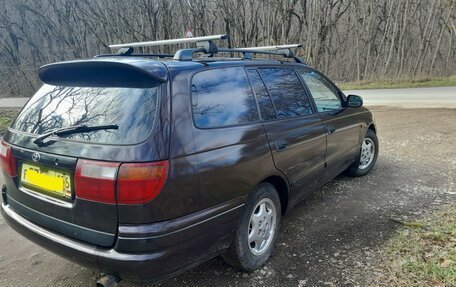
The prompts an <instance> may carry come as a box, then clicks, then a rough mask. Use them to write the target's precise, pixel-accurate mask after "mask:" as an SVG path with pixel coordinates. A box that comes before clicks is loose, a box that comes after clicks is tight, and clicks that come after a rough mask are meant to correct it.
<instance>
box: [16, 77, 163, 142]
mask: <svg viewBox="0 0 456 287" xmlns="http://www.w3.org/2000/svg"><path fill="white" fill-rule="evenodd" d="M157 91H158V88H157V87H154V88H148V89H137V88H95V87H59V86H52V85H44V86H43V87H42V88H41V89H40V90H39V91H38V92H37V93H36V94H35V95H34V96H33V98H32V99H31V100H30V101H29V102H28V103H27V105H26V106H25V107H24V109H23V110H22V112H21V113H20V115H19V116H18V118H17V119H16V121H15V122H14V124H13V126H12V128H13V129H16V130H19V131H22V132H27V133H32V134H43V133H46V132H49V131H52V130H55V129H58V128H64V127H70V126H76V125H87V126H99V125H117V126H118V129H117V130H115V129H110V130H97V131H90V132H83V133H73V134H68V135H65V136H63V137H65V138H66V139H71V140H75V141H88V142H93V143H107V144H133V143H139V142H141V141H143V140H145V139H146V138H147V137H148V135H149V133H150V132H151V129H152V127H153V124H154V118H155V114H156V110H157V97H158V95H157V93H158V92H157Z"/></svg>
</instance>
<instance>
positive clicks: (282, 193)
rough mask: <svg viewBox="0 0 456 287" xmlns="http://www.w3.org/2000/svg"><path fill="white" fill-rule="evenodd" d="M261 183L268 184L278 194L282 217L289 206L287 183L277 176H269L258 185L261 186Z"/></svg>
mask: <svg viewBox="0 0 456 287" xmlns="http://www.w3.org/2000/svg"><path fill="white" fill-rule="evenodd" d="M263 182H267V183H269V184H272V185H273V186H274V187H275V189H276V190H277V193H278V194H279V198H280V207H281V210H282V212H281V213H282V215H284V214H285V213H286V212H287V209H288V206H289V199H290V189H289V185H288V181H287V180H286V179H285V178H284V177H282V176H279V175H271V176H269V177H267V178H265V179H263V180H262V181H260V182H259V183H258V184H261V183H263Z"/></svg>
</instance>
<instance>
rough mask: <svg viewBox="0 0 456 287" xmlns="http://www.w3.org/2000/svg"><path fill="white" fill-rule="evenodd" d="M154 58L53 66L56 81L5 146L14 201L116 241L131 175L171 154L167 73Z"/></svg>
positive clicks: (58, 228) (63, 227)
mask: <svg viewBox="0 0 456 287" xmlns="http://www.w3.org/2000/svg"><path fill="white" fill-rule="evenodd" d="M148 63H151V61H148ZM153 63H154V64H152V65H149V66H148V67H149V68H148V70H147V71H145V70H144V68H143V67H139V66H138V62H136V64H133V65H132V64H131V63H124V62H122V61H111V62H110V61H97V60H92V61H81V62H70V63H63V64H62V63H60V64H55V65H54V66H47V67H45V68H44V70H45V71H44V72H43V71H41V74H40V77H41V79H42V80H44V81H45V82H47V83H48V84H45V85H44V86H43V87H42V88H41V89H40V90H39V91H38V92H37V93H36V94H35V95H34V96H33V97H32V98H31V99H30V101H29V102H28V103H27V105H26V106H25V107H24V108H23V110H22V111H21V112H20V114H19V116H18V118H17V119H16V121H15V122H14V123H13V125H12V126H11V128H10V129H9V130H8V131H7V133H6V134H5V137H4V139H3V142H2V144H1V153H0V159H1V162H2V170H3V172H4V178H5V185H6V194H7V196H4V199H6V201H7V204H9V205H10V206H11V208H12V209H14V210H15V211H16V212H17V213H19V214H21V215H22V216H24V217H26V218H27V219H29V220H30V221H32V222H34V223H36V224H39V225H41V226H44V227H46V228H48V229H51V230H53V231H55V232H58V233H61V234H64V235H66V236H69V237H72V238H75V239H78V240H81V241H84V242H88V243H91V244H95V245H98V246H103V247H109V246H113V245H114V242H115V239H116V233H117V225H118V218H117V201H118V194H117V192H118V188H119V186H120V185H121V186H124V187H125V186H134V184H135V182H134V181H129V180H130V179H131V176H130V178H129V174H133V173H135V174H138V172H136V171H144V168H148V171H150V170H151V168H152V169H153V170H152V171H154V172H155V173H157V162H158V163H160V160H163V159H166V157H167V150H166V147H167V145H166V144H165V143H164V141H160V140H156V139H154V137H157V136H158V137H160V138H161V139H165V138H166V131H164V130H163V129H162V128H160V126H161V121H162V120H163V119H162V118H161V115H162V114H161V115H159V114H160V112H159V111H160V109H161V108H162V106H163V103H162V102H161V95H162V93H163V91H164V90H165V88H164V85H163V83H165V82H166V72H165V71H164V69H165V67H164V66H163V64H161V63H157V62H153ZM140 64H141V65H145V64H146V63H142V62H141V63H140ZM160 65H161V66H160ZM150 66H152V69H151V68H150ZM157 118H158V119H157ZM151 138H152V139H151ZM138 162H143V163H138ZM144 162H146V163H144ZM123 167H125V168H123ZM166 167H167V166H166ZM122 168H123V170H122ZM135 168H136V170H135ZM138 168H140V169H142V170H140V169H138ZM132 171H135V172H132ZM162 171H163V168H162V166H159V168H158V172H162ZM120 178H123V181H119V180H120ZM136 183H138V182H136ZM141 184H142V183H141ZM4 191H5V190H4ZM123 200H126V201H128V200H130V201H131V203H135V200H137V198H134V197H129V198H124V199H123ZM127 203H128V202H127Z"/></svg>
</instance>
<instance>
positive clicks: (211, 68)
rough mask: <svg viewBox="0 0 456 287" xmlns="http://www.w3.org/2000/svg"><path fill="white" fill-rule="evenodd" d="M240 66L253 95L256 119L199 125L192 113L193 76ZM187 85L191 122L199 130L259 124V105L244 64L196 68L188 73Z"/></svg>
mask: <svg viewBox="0 0 456 287" xmlns="http://www.w3.org/2000/svg"><path fill="white" fill-rule="evenodd" d="M239 67H240V68H242V69H243V70H244V72H245V76H246V78H247V84H248V86H249V87H250V89H251V90H252V95H253V100H254V102H255V105H256V110H257V113H258V120H257V121H254V122H249V123H244V124H234V125H226V126H215V127H205V128H204V127H199V126H198V125H197V124H196V122H195V115H194V113H193V91H192V86H193V77H195V75H196V74H199V73H202V72H206V71H211V70H221V69H226V68H239ZM187 86H188V92H189V95H190V97H189V98H190V105H189V106H190V107H189V108H190V114H191V116H192V122H193V126H194V127H195V128H197V129H199V130H213V129H224V128H233V127H242V126H251V125H258V124H261V113H260V110H259V106H258V103H257V100H256V97H255V92H254V91H253V88H252V85H251V84H250V79H249V77H248V74H247V70H246V68H245V66H244V65H232V66H231V65H230V66H221V67H207V66H205V67H204V68H203V69H200V70H197V71H192V72H191V73H190V74H189V82H188V84H187Z"/></svg>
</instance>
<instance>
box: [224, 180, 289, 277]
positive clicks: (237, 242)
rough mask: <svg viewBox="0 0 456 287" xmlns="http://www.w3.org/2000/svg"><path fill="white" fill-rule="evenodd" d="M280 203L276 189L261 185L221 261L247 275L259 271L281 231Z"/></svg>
mask: <svg viewBox="0 0 456 287" xmlns="http://www.w3.org/2000/svg"><path fill="white" fill-rule="evenodd" d="M280 219H281V207H280V199H279V196H278V194H277V191H276V189H275V187H274V186H273V185H271V184H269V183H262V184H260V185H259V186H258V187H257V188H256V189H255V191H254V192H253V194H252V196H251V197H250V199H249V200H248V202H247V204H246V207H245V210H244V214H243V215H242V218H241V221H240V223H239V226H238V228H237V231H236V237H235V239H234V241H233V243H232V244H231V246H230V248H229V249H228V251H227V253H226V254H225V255H224V256H223V258H224V260H225V261H226V262H227V263H229V264H231V265H234V266H237V267H240V268H242V269H245V270H247V271H253V270H255V269H258V268H259V267H261V266H262V265H263V264H265V263H266V261H267V260H268V259H269V257H270V256H271V253H272V250H273V248H274V245H275V242H276V241H277V237H278V231H279V227H280Z"/></svg>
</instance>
